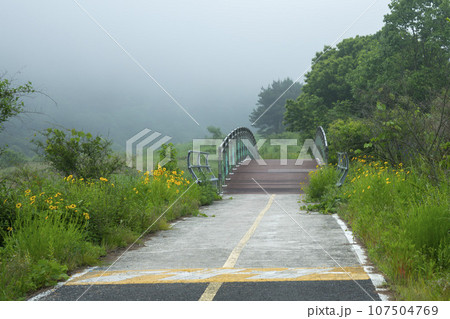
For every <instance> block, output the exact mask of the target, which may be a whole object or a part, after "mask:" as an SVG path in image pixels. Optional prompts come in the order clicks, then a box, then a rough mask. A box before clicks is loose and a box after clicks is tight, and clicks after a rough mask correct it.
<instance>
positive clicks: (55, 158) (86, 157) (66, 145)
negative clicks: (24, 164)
mask: <svg viewBox="0 0 450 319" xmlns="http://www.w3.org/2000/svg"><path fill="white" fill-rule="evenodd" d="M66 131H67V132H68V133H69V134H66V132H64V131H63V130H59V129H52V128H48V129H47V130H46V131H44V132H42V135H43V136H44V137H45V138H46V141H45V142H42V141H38V140H34V143H35V144H36V145H37V146H38V149H39V150H40V151H41V152H42V153H43V156H44V158H45V159H46V160H47V161H49V162H50V164H51V165H52V166H53V167H54V168H55V169H56V170H57V171H59V172H61V173H62V174H64V175H65V176H69V175H73V176H75V177H80V178H85V179H86V178H100V177H108V176H109V175H110V174H112V173H114V172H116V171H117V170H119V169H120V168H122V167H123V166H124V161H123V160H122V159H120V158H119V157H118V156H115V155H113V152H112V149H111V144H112V142H111V141H109V140H105V139H103V138H102V137H100V136H96V137H93V136H92V135H91V134H90V133H84V132H82V131H76V130H75V129H72V130H66Z"/></svg>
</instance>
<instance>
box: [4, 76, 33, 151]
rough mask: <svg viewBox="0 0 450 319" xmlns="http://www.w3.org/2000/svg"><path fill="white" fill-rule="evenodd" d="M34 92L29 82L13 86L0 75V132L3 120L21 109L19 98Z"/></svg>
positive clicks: (22, 105)
mask: <svg viewBox="0 0 450 319" xmlns="http://www.w3.org/2000/svg"><path fill="white" fill-rule="evenodd" d="M34 92H35V91H34V89H33V87H32V86H31V82H28V83H26V84H24V85H19V86H16V87H14V86H13V85H12V83H11V82H10V81H9V80H7V79H2V78H1V77H0V132H1V131H2V130H3V129H4V127H3V123H4V122H6V121H7V120H8V119H9V118H11V117H13V116H16V115H18V114H19V113H21V112H22V111H23V107H24V102H23V101H22V100H21V98H22V97H23V96H24V95H27V94H30V93H34ZM0 154H1V149H0Z"/></svg>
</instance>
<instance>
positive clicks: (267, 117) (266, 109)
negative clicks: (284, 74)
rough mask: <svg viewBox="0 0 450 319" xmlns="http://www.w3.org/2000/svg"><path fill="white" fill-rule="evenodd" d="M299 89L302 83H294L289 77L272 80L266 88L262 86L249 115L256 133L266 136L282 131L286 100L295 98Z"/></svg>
mask: <svg viewBox="0 0 450 319" xmlns="http://www.w3.org/2000/svg"><path fill="white" fill-rule="evenodd" d="M301 90H302V85H301V84H299V83H294V82H293V81H292V80H291V79H289V78H286V79H284V80H282V81H280V80H278V81H273V83H272V84H271V85H269V86H267V88H264V87H262V88H261V92H260V93H259V94H258V97H259V99H258V102H257V104H256V108H255V109H253V111H252V113H251V114H250V116H249V120H250V122H251V123H252V125H254V126H255V127H256V128H257V129H258V133H260V134H262V135H264V136H266V135H269V134H277V133H282V132H284V131H285V127H284V124H283V116H284V113H285V110H286V108H285V105H286V101H287V100H289V99H295V98H297V97H298V96H299V95H300V93H301Z"/></svg>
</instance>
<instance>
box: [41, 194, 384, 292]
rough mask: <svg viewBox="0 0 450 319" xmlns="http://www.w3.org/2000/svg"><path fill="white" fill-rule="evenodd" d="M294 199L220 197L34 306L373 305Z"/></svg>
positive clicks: (366, 287)
mask: <svg viewBox="0 0 450 319" xmlns="http://www.w3.org/2000/svg"><path fill="white" fill-rule="evenodd" d="M299 199H300V197H299V195H295V194H276V195H274V194H272V195H267V194H237V195H232V197H231V196H230V195H226V196H224V198H223V200H221V201H218V202H215V203H214V204H213V205H211V206H209V207H204V208H202V210H201V212H202V213H203V214H206V215H207V216H208V217H189V218H184V219H181V220H179V221H177V222H175V223H174V224H173V227H172V228H171V229H170V230H167V231H161V232H158V233H157V234H155V236H153V237H151V238H150V240H148V241H147V242H145V246H144V247H142V248H139V249H136V250H129V251H127V252H126V253H125V254H124V255H123V256H122V257H121V258H120V259H119V260H117V261H116V262H115V263H113V264H111V265H109V266H104V267H98V268H94V269H90V270H89V271H86V272H85V273H83V274H82V275H76V276H73V277H72V278H71V279H69V281H68V282H66V283H65V284H64V285H62V286H61V287H59V288H58V289H54V290H53V291H51V292H50V293H47V294H45V295H42V296H40V297H38V298H35V300H37V299H39V300H380V296H379V295H378V294H377V292H376V289H375V287H374V285H373V282H372V280H371V279H370V277H369V274H368V272H367V268H364V267H363V265H361V261H360V259H361V258H360V257H358V255H357V254H356V252H355V249H354V245H352V244H351V243H350V242H349V239H348V236H346V234H345V233H344V230H343V229H342V227H341V226H342V225H339V224H338V222H337V219H336V218H335V217H334V216H331V215H322V214H318V213H307V212H305V211H300V205H301V204H300V203H299Z"/></svg>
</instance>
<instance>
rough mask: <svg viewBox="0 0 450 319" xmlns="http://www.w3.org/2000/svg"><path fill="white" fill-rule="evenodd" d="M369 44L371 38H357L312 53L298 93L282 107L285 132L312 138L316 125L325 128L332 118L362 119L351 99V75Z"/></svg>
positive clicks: (352, 96) (372, 39)
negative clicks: (354, 117) (301, 133)
mask: <svg viewBox="0 0 450 319" xmlns="http://www.w3.org/2000/svg"><path fill="white" fill-rule="evenodd" d="M373 41H374V37H373V36H364V37H359V36H357V37H355V38H349V39H345V40H343V41H342V42H340V43H339V44H338V45H337V46H336V48H331V47H328V46H325V48H324V50H323V51H322V52H318V53H316V56H315V57H314V58H313V60H312V63H313V66H312V68H311V71H310V72H308V73H307V74H306V76H305V82H306V84H305V85H304V86H303V88H302V93H301V94H300V96H299V97H298V98H297V99H296V100H295V101H288V102H287V104H286V114H285V124H286V126H287V129H288V130H290V131H300V132H307V133H309V134H313V132H314V130H315V129H316V127H317V126H318V125H322V126H325V125H326V124H328V123H331V122H332V121H334V120H335V119H336V118H346V117H349V116H359V117H361V116H362V113H361V110H360V109H359V108H358V104H357V101H356V100H355V99H354V94H353V88H352V82H351V74H352V72H353V70H354V69H355V68H356V67H357V66H358V63H359V61H360V57H361V55H363V54H364V53H365V52H366V51H367V50H369V48H370V45H371V43H372V42H373Z"/></svg>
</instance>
